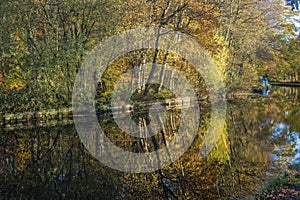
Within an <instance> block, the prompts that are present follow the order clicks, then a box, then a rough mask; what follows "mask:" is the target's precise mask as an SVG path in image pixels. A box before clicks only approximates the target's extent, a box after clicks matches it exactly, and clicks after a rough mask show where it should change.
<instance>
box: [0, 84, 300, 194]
mask: <svg viewBox="0 0 300 200" xmlns="http://www.w3.org/2000/svg"><path fill="white" fill-rule="evenodd" d="M299 100H300V90H299V89H296V88H272V91H271V92H270V93H269V95H268V96H267V97H266V96H260V95H253V96H252V95H251V96H249V97H247V98H245V97H240V98H236V99H234V100H229V101H228V108H227V116H226V117H227V118H226V128H225V129H224V131H223V132H222V135H221V137H220V138H219V141H218V143H217V145H216V146H215V148H214V149H213V150H212V152H211V153H210V154H209V155H208V156H207V157H205V158H200V157H199V149H200V147H201V144H202V142H203V136H204V135H205V133H206V131H207V127H208V124H209V122H210V118H209V117H210V109H209V105H206V104H205V103H204V104H203V105H200V113H201V120H200V123H199V124H200V127H199V134H198V136H197V137H196V139H195V140H194V142H193V144H192V146H191V147H190V148H189V149H188V151H186V152H185V154H184V155H183V156H181V157H180V159H179V160H177V161H176V162H174V163H173V164H171V165H169V166H167V167H164V168H163V169H161V170H158V171H156V172H151V173H140V174H132V173H124V172H119V171H116V170H113V169H110V168H108V167H106V166H105V165H103V164H101V163H100V162H99V161H97V160H96V159H95V158H93V156H92V155H91V154H90V153H89V152H88V151H87V150H86V149H85V148H84V146H83V145H82V142H81V140H80V138H79V136H78V134H77V133H76V130H75V126H74V124H72V122H71V123H70V122H69V123H65V124H60V125H56V126H51V127H41V126H37V127H35V128H22V129H13V130H11V129H5V128H1V129H0V133H1V134H0V199H1V198H4V199H23V198H24V199H233V198H238V197H239V198H241V199H243V198H245V197H246V196H248V195H251V194H253V193H255V192H257V191H258V190H259V189H260V188H261V186H262V185H263V184H264V183H265V182H266V181H267V180H268V179H269V178H270V177H271V176H272V174H274V173H276V172H277V171H278V170H280V169H282V168H285V167H287V166H288V165H289V164H290V163H298V162H300V151H299V149H300V135H299V132H300V121H299V119H300V103H299V102H300V101H299ZM144 117H145V116H144V114H143V113H138V114H134V115H133V117H132V119H133V120H135V121H136V122H137V124H140V127H141V129H142V128H143V126H142V125H143V123H146V122H147V120H146V121H145V120H144V119H145V118H144ZM179 119H180V109H174V110H168V111H167V120H166V121H162V122H161V123H162V124H164V126H163V129H162V131H161V133H160V134H158V135H156V136H155V137H154V139H155V141H156V142H155V143H153V138H152V140H151V139H137V138H133V137H131V136H128V135H126V134H125V133H123V132H122V131H121V130H120V129H119V128H118V126H117V124H116V123H114V119H113V118H112V117H111V116H109V115H107V116H101V117H100V118H99V122H100V125H101V127H102V129H103V130H104V131H105V132H106V135H107V136H108V137H109V138H110V139H111V141H112V142H114V144H116V145H118V146H119V147H121V148H123V149H126V150H128V151H132V152H148V151H153V150H154V149H155V148H156V147H155V146H156V145H158V147H159V148H161V147H163V146H165V145H167V144H168V141H171V140H172V136H173V135H174V134H176V129H177V128H178V126H179V122H180V120H179ZM141 122H142V123H141ZM186 130H187V131H188V130H189V127H186Z"/></svg>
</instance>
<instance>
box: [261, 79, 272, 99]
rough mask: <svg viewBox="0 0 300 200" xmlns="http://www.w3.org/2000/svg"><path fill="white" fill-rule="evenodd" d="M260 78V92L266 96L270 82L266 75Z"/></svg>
mask: <svg viewBox="0 0 300 200" xmlns="http://www.w3.org/2000/svg"><path fill="white" fill-rule="evenodd" d="M260 80H261V81H262V82H263V84H264V87H263V88H262V90H261V94H263V95H266V96H268V94H269V92H270V88H271V87H270V84H269V81H268V79H267V77H266V76H263V77H262V78H260Z"/></svg>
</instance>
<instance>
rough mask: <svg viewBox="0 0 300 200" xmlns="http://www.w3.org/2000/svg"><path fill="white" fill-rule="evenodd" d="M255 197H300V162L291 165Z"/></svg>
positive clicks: (259, 199) (290, 199)
mask: <svg viewBox="0 0 300 200" xmlns="http://www.w3.org/2000/svg"><path fill="white" fill-rule="evenodd" d="M255 199H257V200H262V199H286V200H299V199H300V164H297V165H291V166H290V167H288V168H287V169H285V170H283V171H281V172H280V173H279V174H278V175H276V176H275V177H274V178H273V179H271V180H270V182H269V184H268V185H267V187H266V188H264V189H262V191H261V193H260V194H257V195H255Z"/></svg>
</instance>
